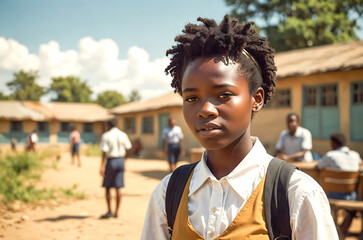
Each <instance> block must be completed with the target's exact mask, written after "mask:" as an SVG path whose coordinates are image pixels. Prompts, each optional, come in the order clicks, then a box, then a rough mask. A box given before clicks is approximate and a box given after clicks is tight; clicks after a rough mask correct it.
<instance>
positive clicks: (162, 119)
mask: <svg viewBox="0 0 363 240" xmlns="http://www.w3.org/2000/svg"><path fill="white" fill-rule="evenodd" d="M158 118H159V139H158V146H159V148H161V147H162V144H163V130H164V128H166V127H167V126H168V125H169V123H168V122H169V113H160V114H159V117H158Z"/></svg>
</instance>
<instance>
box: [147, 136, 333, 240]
mask: <svg viewBox="0 0 363 240" xmlns="http://www.w3.org/2000/svg"><path fill="white" fill-rule="evenodd" d="M254 140H255V143H254V146H253V147H252V149H251V151H250V152H249V153H248V154H247V156H246V157H245V158H244V159H243V160H242V161H241V163H240V164H239V165H238V166H237V167H236V168H235V169H234V170H233V171H232V172H231V173H230V174H228V175H227V176H225V177H223V178H221V179H220V180H217V179H216V178H215V177H214V176H213V174H212V173H211V172H210V170H209V168H208V166H207V164H206V161H205V159H204V157H203V158H202V160H201V162H200V163H198V164H197V165H196V167H195V169H194V172H193V176H192V179H191V183H190V188H189V198H188V212H189V220H190V222H191V224H192V226H193V228H194V229H195V230H196V231H197V232H198V233H199V234H200V235H201V236H203V237H204V238H205V239H213V238H215V237H217V236H219V235H220V234H222V233H223V232H224V230H225V229H226V228H227V227H228V226H229V225H230V224H231V222H232V221H233V219H234V218H235V217H236V215H237V214H238V212H239V211H240V210H241V209H242V207H243V206H244V204H245V203H246V201H247V199H248V198H249V197H250V196H251V194H252V192H253V191H254V190H255V188H256V187H257V185H258V183H259V182H260V181H261V180H262V178H263V177H264V175H265V174H266V171H267V167H268V164H269V162H270V161H271V159H272V158H273V157H272V156H270V155H268V154H267V152H266V150H265V148H264V147H263V146H262V144H261V142H260V141H259V140H258V139H257V138H255V139H254ZM169 178H170V174H169V175H168V176H166V177H165V178H164V179H163V180H162V181H161V182H160V184H159V185H158V186H157V187H156V188H155V190H154V192H153V193H152V195H151V198H150V201H149V205H148V210H147V213H146V217H145V222H144V228H143V232H142V236H141V239H142V240H167V239H169V233H168V229H167V227H168V224H167V218H166V212H165V193H166V188H167V184H168V182H169ZM288 198H289V206H290V223H291V229H292V239H293V240H294V239H297V240H302V239H304V240H305V239H306V240H308V239H309V240H318V239H319V240H321V239H329V240H335V239H338V235H337V232H336V229H335V225H334V222H333V219H332V217H331V214H330V207H329V203H328V200H327V198H326V195H325V193H324V192H323V190H322V188H321V187H320V186H319V185H318V184H317V183H316V182H315V181H314V180H313V179H312V178H311V177H310V176H308V175H306V174H305V173H303V172H301V171H295V172H294V173H293V174H292V177H291V179H290V184H289V189H288Z"/></svg>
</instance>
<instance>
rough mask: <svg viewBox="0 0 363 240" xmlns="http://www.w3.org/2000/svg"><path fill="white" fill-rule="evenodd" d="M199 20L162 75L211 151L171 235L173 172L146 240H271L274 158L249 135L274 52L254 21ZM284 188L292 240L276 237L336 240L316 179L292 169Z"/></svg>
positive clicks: (271, 75) (149, 217)
mask: <svg viewBox="0 0 363 240" xmlns="http://www.w3.org/2000/svg"><path fill="white" fill-rule="evenodd" d="M198 20H199V21H201V22H202V23H203V24H201V25H196V24H188V25H186V26H185V29H184V30H183V34H182V35H180V36H177V37H176V38H175V41H176V42H177V45H176V46H174V47H172V48H171V49H170V50H168V51H167V55H171V56H172V57H171V63H170V64H169V66H168V67H167V68H166V70H165V71H166V73H167V74H170V75H171V76H172V83H171V86H172V87H173V88H174V89H175V91H176V92H178V93H179V94H180V95H181V96H182V98H183V114H184V118H185V121H186V123H187V125H188V127H189V128H190V130H191V131H192V133H193V134H194V136H195V137H196V138H197V140H198V141H199V142H200V144H201V145H202V146H203V147H204V148H205V149H206V151H205V152H204V154H203V156H202V159H201V160H200V162H198V163H197V164H196V165H195V168H194V169H193V171H192V173H191V174H190V177H189V179H188V182H187V183H186V185H185V188H184V190H183V194H182V197H181V200H180V204H179V207H178V208H177V213H176V217H175V222H174V224H173V225H172V226H171V227H170V228H169V229H168V220H167V211H166V208H165V197H166V189H167V186H168V183H169V179H170V177H171V174H169V175H168V176H166V177H165V178H164V179H163V180H162V181H161V182H160V184H159V185H158V186H157V187H156V189H155V190H154V192H153V193H152V196H151V198H150V201H149V205H148V210H147V213H146V218H145V223H144V228H143V232H142V236H141V239H142V240H153V239H155V240H164V239H165V240H166V239H274V238H275V237H273V238H271V237H269V230H268V227H267V226H266V217H265V214H264V211H263V208H264V206H265V205H267V203H265V202H264V198H263V196H264V191H265V192H266V189H264V186H265V185H267V184H268V182H267V181H266V182H265V178H266V172H267V169H268V166H269V163H270V162H271V160H272V159H273V157H272V156H270V155H269V154H268V153H267V152H266V150H265V148H264V147H263V145H262V144H261V142H260V141H259V139H258V138H256V137H252V136H251V133H250V127H251V121H252V118H253V114H255V113H257V112H258V111H260V110H261V109H262V107H263V106H264V105H265V104H266V103H267V102H268V100H269V99H270V97H271V95H272V92H273V90H274V88H275V84H276V66H275V64H274V50H273V49H272V48H271V47H270V46H269V44H268V41H267V40H266V39H265V38H263V37H260V36H258V35H257V34H256V33H255V31H254V30H253V29H252V28H251V27H252V25H253V23H252V22H250V23H247V24H244V25H242V24H239V23H238V21H237V20H235V19H232V20H231V19H230V18H229V16H228V15H226V16H225V17H224V18H223V20H222V22H221V23H220V24H217V23H216V22H215V21H214V20H211V19H205V18H198ZM266 134H268V133H266ZM176 171H178V169H177V170H176ZM287 189H288V190H287V197H288V204H286V205H287V206H286V208H288V209H289V215H290V220H289V223H290V226H288V227H289V228H291V238H290V236H281V237H277V238H275V239H297V240H300V239H309V240H314V239H316V240H318V239H319V240H321V239H338V236H337V232H336V229H335V225H334V222H333V220H332V217H331V214H330V208H329V203H328V201H327V198H326V196H325V193H324V192H323V190H322V189H321V187H320V186H319V185H318V184H317V183H316V182H315V181H314V180H313V179H312V178H311V177H309V176H308V175H306V174H304V173H303V172H301V171H294V172H293V173H292V175H291V178H290V181H289V182H288V188H287ZM279 221H280V219H272V222H273V223H275V224H276V223H279ZM171 234H172V238H171Z"/></svg>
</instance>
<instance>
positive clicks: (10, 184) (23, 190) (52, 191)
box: [0, 152, 85, 202]
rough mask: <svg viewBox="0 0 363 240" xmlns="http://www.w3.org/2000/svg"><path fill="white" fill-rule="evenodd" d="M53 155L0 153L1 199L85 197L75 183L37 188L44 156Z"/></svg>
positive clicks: (10, 200)
mask: <svg viewBox="0 0 363 240" xmlns="http://www.w3.org/2000/svg"><path fill="white" fill-rule="evenodd" d="M50 156H54V155H53V153H52V154H50V153H49V152H46V153H44V152H42V153H39V154H36V153H32V152H30V153H28V152H25V153H19V154H7V155H0V179H1V181H0V195H2V196H3V201H5V202H13V201H15V200H20V201H23V202H34V201H38V200H49V199H56V198H77V199H83V198H85V194H84V193H83V192H81V191H79V190H78V189H77V187H78V186H77V185H73V186H72V187H70V188H49V189H37V188H36V187H35V186H36V183H37V182H38V181H39V180H40V177H41V173H42V171H43V170H44V169H45V168H47V167H54V168H55V167H56V165H54V163H53V164H51V165H50V166H48V165H47V164H45V163H44V162H43V159H44V158H48V157H50Z"/></svg>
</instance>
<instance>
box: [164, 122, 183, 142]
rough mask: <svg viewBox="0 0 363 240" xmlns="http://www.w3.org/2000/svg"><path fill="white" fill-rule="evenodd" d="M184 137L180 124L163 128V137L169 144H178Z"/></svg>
mask: <svg viewBox="0 0 363 240" xmlns="http://www.w3.org/2000/svg"><path fill="white" fill-rule="evenodd" d="M183 138H184V135H183V132H182V130H181V128H180V127H179V126H174V127H172V128H170V127H167V128H164V130H163V139H165V140H166V143H167V144H176V143H179V142H180V140H182V139H183Z"/></svg>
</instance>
